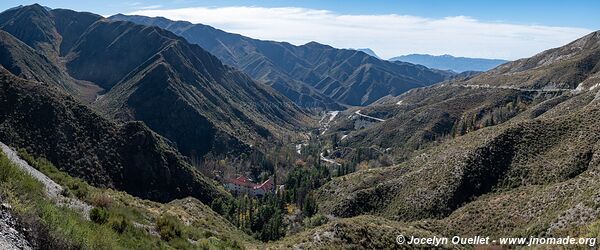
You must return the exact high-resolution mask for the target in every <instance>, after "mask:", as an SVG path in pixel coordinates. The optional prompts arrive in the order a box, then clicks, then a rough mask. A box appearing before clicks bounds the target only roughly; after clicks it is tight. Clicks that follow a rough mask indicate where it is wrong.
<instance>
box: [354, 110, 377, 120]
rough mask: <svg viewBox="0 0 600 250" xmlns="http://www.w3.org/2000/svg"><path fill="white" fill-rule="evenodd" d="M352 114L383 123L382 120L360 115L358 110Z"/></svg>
mask: <svg viewBox="0 0 600 250" xmlns="http://www.w3.org/2000/svg"><path fill="white" fill-rule="evenodd" d="M354 114H357V115H359V116H362V117H364V118H369V119H372V120H375V121H378V122H385V120H384V119H381V118H377V117H372V116H368V115H364V114H361V113H360V110H357V111H355V112H354Z"/></svg>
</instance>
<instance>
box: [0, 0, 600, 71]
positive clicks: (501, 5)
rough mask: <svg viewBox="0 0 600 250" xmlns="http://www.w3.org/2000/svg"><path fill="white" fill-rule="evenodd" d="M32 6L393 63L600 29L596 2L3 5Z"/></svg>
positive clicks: (527, 48) (500, 52)
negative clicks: (207, 29) (130, 17)
mask: <svg viewBox="0 0 600 250" xmlns="http://www.w3.org/2000/svg"><path fill="white" fill-rule="evenodd" d="M31 3H39V4H42V5H45V6H48V7H50V8H68V9H73V10H78V11H89V12H93V13H97V14H101V15H103V16H110V15H113V14H117V13H124V14H138V15H147V16H164V17H167V18H169V19H173V20H186V21H190V22H193V23H202V24H207V25H211V26H213V27H216V28H219V29H222V30H225V31H227V32H232V33H238V34H242V35H245V36H249V37H252V38H257V39H264V40H275V41H286V42H290V43H292V44H296V45H301V44H305V43H307V42H310V41H316V42H319V43H323V44H328V45H332V46H334V47H338V48H370V49H372V50H373V51H375V52H376V53H377V54H378V55H379V56H380V57H382V58H386V59H387V58H390V57H394V56H399V55H405V54H412V53H421V54H433V55H442V54H451V55H455V56H466V57H483V58H500V59H508V60H514V59H518V58H523V57H529V56H532V55H534V54H536V53H539V52H541V51H543V50H546V49H549V48H553V47H558V46H561V45H564V44H566V43H568V42H570V41H573V40H575V39H577V38H579V37H581V36H583V35H585V34H588V33H590V32H593V31H595V30H598V29H600V15H597V10H598V9H600V1H597V0H595V1H552V0H546V1H541V0H529V1H523V0H521V1H516V0H503V1H466V0H465V1H460V0H456V1H448V0H446V1H442V0H439V1H434V0H422V1H418V0H395V1H391V0H390V1H388V0H381V1H352V0H346V1H338V0H329V1H324V0H321V1H316V0H303V1H292V0H279V1H273V0H262V1H244V0H216V1H203V0H162V1H156V0H125V1H123V0H105V1H64V0H40V1H13V0H2V2H0V9H1V10H4V9H8V8H11V7H14V6H18V5H25V4H31Z"/></svg>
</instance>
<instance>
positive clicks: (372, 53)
mask: <svg viewBox="0 0 600 250" xmlns="http://www.w3.org/2000/svg"><path fill="white" fill-rule="evenodd" d="M356 50H358V51H362V52H365V53H367V55H370V56H372V57H377V59H381V57H379V56H378V55H377V54H376V53H375V51H373V50H372V49H369V48H364V49H356Z"/></svg>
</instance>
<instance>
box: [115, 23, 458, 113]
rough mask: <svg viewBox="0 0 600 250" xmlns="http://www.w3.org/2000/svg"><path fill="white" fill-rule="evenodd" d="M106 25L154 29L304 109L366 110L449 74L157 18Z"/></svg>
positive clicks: (315, 45) (357, 53) (350, 52)
mask: <svg viewBox="0 0 600 250" xmlns="http://www.w3.org/2000/svg"><path fill="white" fill-rule="evenodd" d="M111 19H113V20H127V21H132V22H136V23H140V24H145V25H154V26H158V27H161V28H165V29H167V30H170V31H172V32H174V33H175V34H178V35H181V36H182V37H184V38H186V39H187V40H188V41H189V42H191V43H195V44H198V45H200V46H201V47H203V48H204V49H206V50H208V51H209V52H211V53H212V54H214V55H215V56H217V57H219V59H221V60H223V62H224V63H226V64H229V65H232V66H234V67H237V68H239V69H241V70H242V71H244V72H246V73H247V74H249V75H250V76H252V77H254V79H258V80H259V81H262V82H265V83H267V84H269V85H271V86H273V88H274V89H276V90H277V91H279V92H280V93H282V94H284V95H285V96H287V97H288V98H290V99H291V100H293V101H294V102H296V103H297V104H299V105H301V106H304V107H322V108H328V109H338V108H340V107H339V106H338V105H337V104H336V103H340V104H346V105H359V106H362V105H368V104H370V103H373V102H374V101H376V100H378V99H379V98H381V97H383V96H386V95H399V94H401V93H403V92H405V91H407V90H409V89H412V88H416V87H421V86H427V85H430V84H433V83H436V82H439V81H442V80H444V79H446V78H447V77H449V76H450V75H449V73H448V72H443V71H436V70H431V69H428V68H426V67H423V66H418V65H413V64H410V63H405V64H398V63H392V62H388V61H384V60H379V59H377V58H375V57H372V56H369V55H367V54H366V53H364V52H360V51H356V50H345V49H335V48H333V47H330V46H327V45H322V44H318V43H316V42H311V43H308V44H305V45H302V46H294V45H291V44H289V43H284V42H272V41H261V40H256V39H252V38H248V37H244V36H241V35H237V34H231V33H227V32H224V31H221V30H218V29H215V28H212V27H210V26H206V25H201V24H192V23H188V22H180V21H179V22H175V21H171V20H168V19H165V18H160V17H159V18H149V17H143V16H125V15H115V16H112V17H111Z"/></svg>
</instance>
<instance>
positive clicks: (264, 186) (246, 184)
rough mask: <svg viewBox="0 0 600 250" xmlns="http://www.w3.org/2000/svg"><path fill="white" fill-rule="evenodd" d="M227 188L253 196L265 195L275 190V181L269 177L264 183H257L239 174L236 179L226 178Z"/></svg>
mask: <svg viewBox="0 0 600 250" xmlns="http://www.w3.org/2000/svg"><path fill="white" fill-rule="evenodd" d="M225 188H226V189H228V190H230V191H231V192H233V193H236V194H242V193H245V194H248V195H251V196H263V195H265V194H267V193H272V192H273V191H275V182H274V181H273V178H269V179H268V180H266V181H264V182H263V183H260V184H257V183H254V182H252V181H251V180H250V179H248V178H246V177H245V176H239V177H237V178H235V179H228V180H226V181H225Z"/></svg>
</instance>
